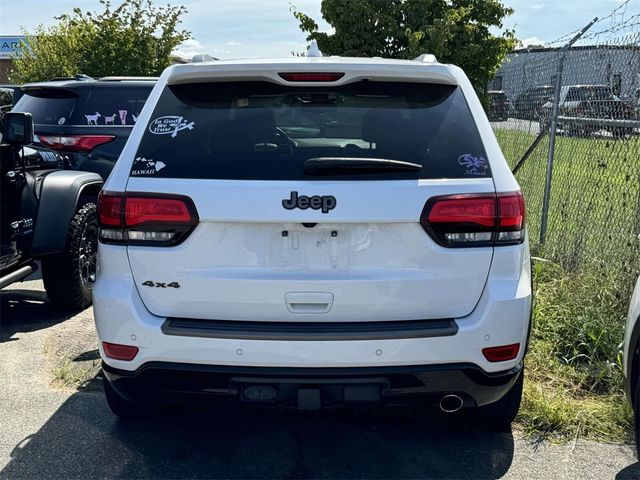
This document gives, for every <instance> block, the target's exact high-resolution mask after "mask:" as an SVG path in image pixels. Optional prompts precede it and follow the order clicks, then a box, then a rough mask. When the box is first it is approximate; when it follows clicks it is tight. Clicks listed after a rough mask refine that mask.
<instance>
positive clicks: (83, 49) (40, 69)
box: [10, 0, 191, 83]
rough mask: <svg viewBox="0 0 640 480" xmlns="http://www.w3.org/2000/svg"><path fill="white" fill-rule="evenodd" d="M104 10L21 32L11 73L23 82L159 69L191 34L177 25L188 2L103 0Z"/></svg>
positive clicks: (75, 11) (76, 12)
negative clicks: (157, 3) (118, 0)
mask: <svg viewBox="0 0 640 480" xmlns="http://www.w3.org/2000/svg"><path fill="white" fill-rule="evenodd" d="M100 3H101V5H102V12H99V13H98V12H83V11H82V10H81V9H79V8H74V9H73V13H71V14H64V15H61V16H59V17H55V18H56V20H57V21H58V23H57V24H55V25H53V26H50V27H45V26H43V25H40V26H39V27H37V28H36V30H35V32H33V33H30V32H26V31H25V32H23V33H24V35H25V37H26V38H27V42H26V43H25V42H23V43H22V44H21V45H20V47H19V54H18V55H17V56H16V58H15V59H14V61H13V69H12V71H11V73H10V78H11V80H12V81H13V82H16V83H24V82H34V81H42V80H48V79H50V78H53V77H60V76H73V75H76V74H85V75H89V76H92V77H103V76H107V75H137V76H153V75H159V74H160V73H161V72H162V70H164V69H165V68H166V67H167V66H169V65H170V63H171V52H172V51H173V50H174V49H175V48H176V47H177V46H178V45H179V44H180V43H182V42H183V41H185V40H187V39H188V38H190V37H191V33H190V32H188V31H186V30H179V29H178V26H179V24H180V17H181V16H182V15H183V14H184V13H186V8H185V7H184V6H171V5H167V6H162V7H155V6H154V5H153V3H152V1H151V0H124V2H123V3H122V4H121V5H119V6H118V7H117V8H112V6H111V3H110V1H109V0H100Z"/></svg>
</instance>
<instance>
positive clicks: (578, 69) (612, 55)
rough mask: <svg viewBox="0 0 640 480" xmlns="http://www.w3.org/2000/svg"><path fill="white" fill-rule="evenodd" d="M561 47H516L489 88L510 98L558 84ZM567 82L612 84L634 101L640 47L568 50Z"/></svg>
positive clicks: (615, 90) (619, 93)
mask: <svg viewBox="0 0 640 480" xmlns="http://www.w3.org/2000/svg"><path fill="white" fill-rule="evenodd" d="M559 52H560V49H559V48H529V49H527V50H516V51H515V52H513V53H511V54H509V55H507V59H506V60H505V62H504V63H503V64H502V66H501V67H500V69H499V70H498V72H497V74H496V76H495V78H494V79H493V80H492V81H491V82H489V85H488V87H489V90H503V91H504V92H505V93H506V94H507V97H508V98H509V99H510V100H514V99H516V98H517V97H518V96H519V95H520V94H521V93H523V92H524V91H525V90H527V89H530V88H533V87H539V86H543V85H554V83H555V79H556V74H557V70H558V59H559ZM562 84H563V85H609V86H610V87H611V89H612V90H613V93H614V94H615V95H617V96H618V97H620V98H621V99H624V100H631V99H633V97H634V96H635V92H636V89H637V88H638V87H639V86H640V49H638V46H637V45H587V46H578V47H573V48H572V49H571V50H569V51H568V52H567V56H566V59H565V63H564V70H563V74H562Z"/></svg>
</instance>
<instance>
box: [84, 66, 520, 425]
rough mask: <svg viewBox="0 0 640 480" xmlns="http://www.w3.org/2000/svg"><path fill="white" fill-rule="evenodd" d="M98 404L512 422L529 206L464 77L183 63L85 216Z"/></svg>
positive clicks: (128, 411) (132, 412) (390, 69)
mask: <svg viewBox="0 0 640 480" xmlns="http://www.w3.org/2000/svg"><path fill="white" fill-rule="evenodd" d="M99 221H100V226H101V230H100V246H99V265H98V278H97V281H96V284H95V288H94V290H93V296H94V310H95V320H96V325H97V330H98V336H99V339H100V353H101V355H102V359H103V362H104V363H103V369H104V374H105V380H106V382H105V389H106V396H107V400H108V403H109V405H110V407H111V409H112V410H113V411H114V412H115V413H116V414H117V415H120V416H123V417H135V416H137V415H139V414H141V413H143V412H147V411H148V406H149V405H155V404H157V403H163V402H166V401H177V400H182V399H196V400H206V401H215V400H218V401H223V402H228V401H239V402H246V403H249V404H270V405H291V406H297V407H298V408H300V409H303V410H310V409H317V408H320V407H323V406H328V405H351V404H374V403H375V404H377V403H383V404H395V403H406V402H407V401H410V400H421V401H427V402H434V403H436V404H439V405H440V407H441V408H442V409H443V410H446V411H451V412H453V411H456V410H458V409H459V408H461V407H463V406H464V407H467V406H468V407H479V408H481V409H482V410H483V413H482V415H481V416H482V418H483V419H484V420H485V421H486V423H487V425H488V426H490V427H493V428H497V429H505V428H508V427H509V425H510V423H511V421H512V420H513V418H514V417H515V415H516V413H517V410H518V407H519V404H520V398H521V394H522V381H523V380H522V370H523V357H524V354H525V349H526V344H527V339H528V333H529V325H530V311H531V272H530V257H529V248H528V243H527V235H526V229H525V209H524V201H523V197H522V195H521V193H520V191H519V186H518V184H517V182H516V180H515V179H514V177H513V175H512V174H511V172H510V170H509V167H508V165H507V163H506V161H505V159H504V157H503V155H502V152H501V151H500V148H499V146H498V143H497V141H496V138H495V136H494V134H493V132H492V130H491V126H490V125H489V121H488V120H487V117H486V115H485V113H484V111H483V109H482V106H481V104H480V102H479V100H478V98H477V96H476V94H475V93H474V90H473V88H472V86H471V84H470V83H469V80H468V79H467V77H466V76H465V74H464V73H463V71H462V70H461V69H460V68H458V67H455V66H452V65H442V64H439V63H437V62H435V60H434V59H433V58H432V57H430V56H422V57H420V58H419V59H416V60H415V61H406V60H383V59H369V58H339V57H324V58H322V57H321V58H288V59H276V60H243V61H237V60H234V61H216V62H211V63H200V64H188V65H176V66H172V67H170V68H168V69H167V70H165V72H164V73H163V74H162V76H161V78H160V80H159V81H158V82H157V84H156V86H155V88H154V90H153V91H152V93H151V95H150V97H149V99H148V101H147V103H146V105H145V107H144V109H143V111H142V112H141V115H140V117H139V118H138V120H137V124H136V126H135V127H134V130H133V132H132V134H131V136H130V138H129V140H128V142H127V144H126V147H125V148H124V151H123V152H122V154H121V156H120V158H119V160H118V162H117V164H116V166H115V169H114V170H113V172H112V174H111V176H110V177H109V179H108V181H107V182H106V184H105V186H104V190H103V192H102V195H101V198H100V202H99Z"/></svg>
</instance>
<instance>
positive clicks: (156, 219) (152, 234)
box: [98, 192, 198, 246]
mask: <svg viewBox="0 0 640 480" xmlns="http://www.w3.org/2000/svg"><path fill="white" fill-rule="evenodd" d="M98 220H99V224H100V241H101V242H103V243H112V244H113V243H116V244H127V245H147V246H172V245H177V244H179V243H181V242H182V241H183V240H184V239H185V238H186V237H187V236H188V235H189V233H191V231H192V230H193V228H194V227H195V226H196V225H197V224H198V214H197V212H196V209H195V206H194V205H193V201H192V200H191V199H190V198H189V197H185V196H182V195H167V194H155V193H127V194H119V193H111V192H101V193H100V197H99V199H98Z"/></svg>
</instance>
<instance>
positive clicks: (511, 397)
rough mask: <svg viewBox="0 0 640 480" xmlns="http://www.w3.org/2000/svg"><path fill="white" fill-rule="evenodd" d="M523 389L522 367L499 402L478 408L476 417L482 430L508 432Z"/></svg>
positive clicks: (516, 411) (516, 412) (518, 408)
mask: <svg viewBox="0 0 640 480" xmlns="http://www.w3.org/2000/svg"><path fill="white" fill-rule="evenodd" d="M523 387H524V367H523V368H522V371H521V372H520V375H519V376H518V379H517V380H516V382H515V383H514V384H513V386H512V387H511V389H510V390H509V391H508V392H507V394H506V395H505V396H504V397H502V398H501V399H500V400H498V401H497V402H494V403H490V404H489V405H486V406H484V407H478V410H477V415H478V418H479V419H480V426H481V428H482V429H483V430H488V431H491V432H502V433H504V432H510V431H511V423H512V422H513V421H514V420H515V418H516V415H518V410H520V402H521V401H522V390H523Z"/></svg>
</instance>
